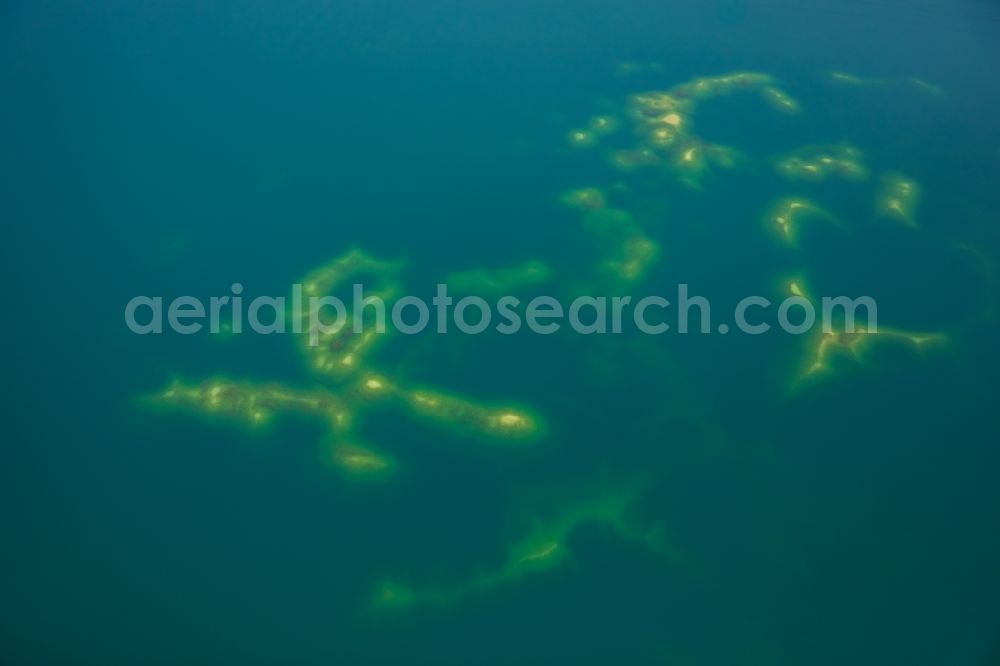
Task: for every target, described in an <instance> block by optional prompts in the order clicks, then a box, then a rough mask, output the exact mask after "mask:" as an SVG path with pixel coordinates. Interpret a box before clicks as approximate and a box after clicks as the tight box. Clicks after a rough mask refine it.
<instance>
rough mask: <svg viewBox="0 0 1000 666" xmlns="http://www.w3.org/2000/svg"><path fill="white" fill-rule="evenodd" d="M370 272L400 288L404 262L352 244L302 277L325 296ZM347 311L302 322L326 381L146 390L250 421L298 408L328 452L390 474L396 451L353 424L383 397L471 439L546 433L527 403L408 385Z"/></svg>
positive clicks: (388, 287) (310, 361)
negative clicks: (316, 426)
mask: <svg viewBox="0 0 1000 666" xmlns="http://www.w3.org/2000/svg"><path fill="white" fill-rule="evenodd" d="M361 277H370V278H371V279H373V280H374V281H375V282H376V283H377V284H378V285H380V286H379V287H378V288H377V290H376V292H375V293H376V294H395V293H399V292H400V291H401V289H402V287H401V284H402V282H401V265H400V264H399V263H396V262H385V261H381V260H377V259H374V258H373V257H371V256H370V255H367V254H365V253H364V252H361V251H360V250H356V249H355V250H350V251H348V252H347V253H345V254H344V255H342V256H340V257H337V258H336V259H334V260H332V261H330V262H329V263H327V264H325V265H323V266H320V267H319V268H317V269H315V270H313V271H311V272H310V273H309V274H308V275H307V276H306V277H305V278H304V279H303V280H302V282H301V284H302V285H303V291H304V293H306V294H307V295H309V296H316V297H320V296H326V295H330V294H332V293H334V292H336V290H337V289H340V288H343V287H344V286H345V285H346V284H347V283H348V282H350V281H352V280H356V279H360V278H361ZM353 323H354V322H352V321H351V320H350V318H349V317H348V318H347V320H346V321H343V322H341V325H340V326H339V327H336V326H334V327H332V328H323V329H321V330H320V329H316V327H315V326H313V327H312V328H310V327H308V326H307V327H303V328H304V329H305V330H302V329H300V330H301V331H302V332H301V333H300V334H299V337H300V344H299V347H300V349H301V350H302V353H303V355H304V356H305V357H306V359H307V363H306V367H307V369H308V370H310V371H311V373H312V374H313V375H315V376H317V378H318V379H320V380H321V381H325V382H327V385H326V386H323V387H321V388H315V389H302V388H297V387H295V386H289V385H285V384H281V383H276V382H272V383H267V384H256V383H252V382H243V381H233V380H228V379H223V378H212V379H208V380H204V381H200V382H194V383H183V382H179V381H175V382H172V383H171V384H170V385H169V386H168V387H167V388H166V389H163V390H161V391H159V392H158V393H156V394H154V395H152V396H150V397H149V402H151V403H152V404H156V405H163V406H170V407H174V408H180V409H186V410H189V411H192V412H195V413H199V414H204V415H208V416H215V417H219V418H222V419H224V420H229V421H233V422H236V423H241V424H244V425H247V426H251V427H263V426H266V425H269V424H270V423H271V422H272V421H273V420H274V418H275V417H276V416H279V415H282V414H299V415H305V416H307V417H310V418H314V419H316V420H318V421H320V422H321V423H323V424H325V426H326V428H327V430H328V433H329V434H328V436H327V437H325V438H324V444H323V446H324V450H328V451H329V452H330V455H329V456H327V459H328V460H329V461H330V462H331V463H333V464H334V465H335V466H337V467H338V468H339V469H341V470H342V471H344V472H348V473H351V474H352V475H357V476H362V477H363V476H379V477H381V476H385V473H386V472H387V471H390V470H392V469H395V467H396V465H395V463H394V462H393V461H392V459H391V458H390V457H389V456H388V455H385V454H382V453H379V452H378V450H377V449H376V448H374V447H370V446H368V445H367V444H365V445H362V444H359V443H357V438H356V437H355V436H354V434H353V433H354V431H355V426H356V425H357V423H358V422H359V421H360V420H363V418H364V415H365V412H366V407H368V406H370V405H372V404H373V403H375V402H382V403H384V404H385V405H386V406H387V407H390V408H394V409H396V410H403V411H406V412H408V413H409V414H410V415H411V416H412V417H416V418H417V419H419V420H421V421H424V422H426V423H428V424H429V425H432V426H435V427H439V428H445V429H447V430H450V431H452V432H454V433H455V434H456V435H458V436H461V437H464V438H467V439H474V440H483V441H496V442H510V443H517V442H530V441H535V440H537V439H538V438H539V437H540V436H541V434H542V433H543V431H544V429H543V421H542V419H541V417H540V416H539V415H537V414H536V413H534V412H533V411H532V410H530V409H526V408H521V407H518V406H512V405H501V406H495V405H487V404H484V403H482V402H479V401H476V400H474V399H472V398H469V397H466V396H462V395H459V394H456V393H451V392H447V391H442V390H439V389H431V388H425V387H421V388H407V387H403V386H400V385H398V384H397V383H395V382H393V381H391V380H390V379H388V378H387V376H386V374H385V373H383V372H380V371H378V370H377V369H375V368H374V366H373V364H372V362H371V356H372V353H373V351H374V350H375V349H376V343H378V342H380V341H381V340H382V339H383V338H384V337H385V334H384V333H382V332H379V330H378V329H376V328H374V327H371V326H368V327H366V328H365V329H363V332H360V333H355V332H354V326H353Z"/></svg>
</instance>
